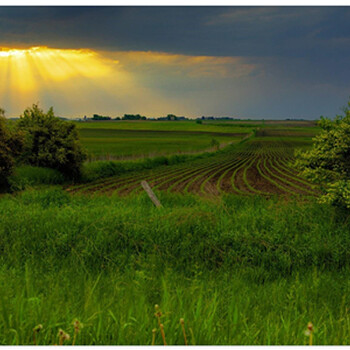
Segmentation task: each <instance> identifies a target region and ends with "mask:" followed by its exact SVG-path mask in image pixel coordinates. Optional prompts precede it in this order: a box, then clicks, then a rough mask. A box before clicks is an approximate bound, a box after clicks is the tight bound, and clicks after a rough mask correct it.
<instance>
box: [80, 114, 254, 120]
mask: <svg viewBox="0 0 350 350" xmlns="http://www.w3.org/2000/svg"><path fill="white" fill-rule="evenodd" d="M83 120H84V121H89V120H96V121H100V120H159V121H162V120H164V121H177V120H196V121H198V120H218V121H220V120H240V119H237V118H233V117H214V116H208V117H206V116H202V117H198V118H194V119H192V118H187V117H185V116H177V115H175V114H168V115H167V116H165V117H158V118H147V117H146V116H143V115H140V114H124V116H123V117H115V118H112V117H109V116H104V115H100V114H93V117H92V118H87V117H86V116H85V117H84V118H83ZM248 120H250V119H248Z"/></svg>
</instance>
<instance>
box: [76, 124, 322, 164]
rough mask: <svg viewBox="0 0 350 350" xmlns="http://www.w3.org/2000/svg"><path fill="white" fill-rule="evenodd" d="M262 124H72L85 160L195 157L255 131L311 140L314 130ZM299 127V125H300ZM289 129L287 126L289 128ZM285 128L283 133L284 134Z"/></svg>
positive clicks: (308, 125)
mask: <svg viewBox="0 0 350 350" xmlns="http://www.w3.org/2000/svg"><path fill="white" fill-rule="evenodd" d="M291 123H292V122H288V123H287V122H279V123H278V124H277V123H268V122H263V121H258V122H255V123H254V122H249V121H247V122H244V121H234V122H231V121H220V122H219V121H217V122H212V121H203V123H202V124H198V123H196V122H195V121H176V122H167V121H104V122H92V121H90V122H76V125H77V127H78V129H79V133H80V138H81V141H82V144H83V145H84V146H85V147H86V149H87V151H88V154H89V160H90V161H91V160H110V159H111V160H113V159H129V158H130V159H132V158H140V157H153V156H159V155H169V154H181V153H196V152H199V151H204V150H211V149H213V145H212V140H213V139H215V140H217V141H218V142H219V143H220V144H221V147H223V146H225V145H227V144H230V143H237V142H239V141H240V140H241V139H242V138H244V137H245V136H246V135H248V134H250V133H251V132H252V131H254V130H255V129H257V128H268V129H269V130H271V132H274V131H275V132H276V130H282V132H283V134H285V133H286V132H290V133H294V134H296V135H305V136H306V137H310V136H313V135H314V134H315V133H316V132H317V131H318V128H317V127H314V124H312V123H310V122H309V123H308V124H303V123H301V122H294V123H295V124H293V123H292V124H291ZM300 123H301V124H300ZM290 124H291V125H292V126H291V125H290ZM286 127H287V130H286Z"/></svg>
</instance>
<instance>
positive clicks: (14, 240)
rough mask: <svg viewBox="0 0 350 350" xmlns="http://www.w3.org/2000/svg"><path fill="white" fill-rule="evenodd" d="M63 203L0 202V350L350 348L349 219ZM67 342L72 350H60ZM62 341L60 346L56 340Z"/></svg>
mask: <svg viewBox="0 0 350 350" xmlns="http://www.w3.org/2000/svg"><path fill="white" fill-rule="evenodd" d="M157 195H158V196H159V198H160V200H161V202H162V204H163V208H162V209H156V208H154V207H153V205H152V203H151V202H150V200H149V198H148V197H147V196H146V195H141V196H137V197H130V198H120V197H103V196H101V197H98V196H91V197H87V196H70V195H68V194H67V193H65V192H64V191H62V190H61V189H60V188H59V187H57V188H50V189H45V190H41V191H34V190H31V191H25V192H23V193H21V194H17V195H15V196H10V195H7V196H3V197H2V198H1V199H0V213H1V215H0V251H1V255H0V263H1V264H0V266H1V268H0V329H1V330H2V331H1V332H0V343H2V344H31V343H32V341H33V340H32V339H33V331H32V329H33V328H34V327H35V326H36V325H38V324H42V325H43V329H42V331H40V332H39V333H38V334H37V341H38V343H39V344H55V343H58V342H59V340H58V336H57V333H58V330H59V329H63V330H65V331H66V332H68V333H70V335H71V336H73V325H72V322H73V321H74V320H75V319H78V320H79V321H81V322H82V323H83V324H84V327H83V328H82V329H81V332H80V333H79V334H78V336H77V342H76V343H77V344H151V341H152V329H153V328H157V333H156V343H157V344H162V339H161V335H160V331H159V327H158V326H157V319H156V318H155V316H154V305H155V304H159V305H160V308H161V310H162V312H163V316H162V319H161V321H162V323H163V324H164V330H165V336H166V340H167V343H168V344H184V339H183V336H182V329H181V325H180V323H179V320H180V318H184V319H185V327H186V332H187V335H188V340H189V343H190V344H306V343H307V342H308V338H307V337H306V336H305V335H304V331H305V329H306V325H307V323H308V322H310V321H311V322H312V323H313V324H314V325H315V333H314V339H313V341H314V344H347V343H349V334H350V332H349V331H350V329H349V328H350V327H349V325H350V318H349V312H348V311H349V302H350V293H349V291H350V284H349V281H348V278H347V276H348V273H349V261H350V260H349V254H350V253H349V251H350V249H349V248H350V235H349V221H348V218H347V217H346V215H345V214H344V213H339V212H337V211H336V210H335V209H334V208H332V207H329V206H322V205H319V204H317V203H314V202H300V201H298V200H297V199H295V200H293V199H290V200H288V201H281V200H279V199H278V198H274V199H272V200H266V199H264V198H260V197H252V198H240V197H236V196H224V197H222V198H200V197H196V196H191V195H186V196H184V195H176V194H174V195H172V194H164V193H157ZM70 342H71V341H70ZM67 343H69V342H67Z"/></svg>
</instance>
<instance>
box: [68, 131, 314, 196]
mask: <svg viewBox="0 0 350 350" xmlns="http://www.w3.org/2000/svg"><path fill="white" fill-rule="evenodd" d="M314 134H315V130H314V129H312V128H308V129H306V130H305V128H301V129H300V130H299V129H297V128H291V129H288V128H281V129H278V128H277V129H276V128H272V129H271V128H263V129H259V130H258V131H257V132H256V134H255V136H254V137H250V138H249V139H248V140H247V141H245V142H241V143H239V144H236V145H231V146H229V147H228V148H227V149H225V150H224V151H222V152H217V154H216V155H214V156H212V157H207V158H204V159H200V160H198V161H194V162H191V163H183V164H179V165H174V166H161V167H158V168H156V169H152V170H144V171H142V172H133V173H130V174H125V175H122V176H117V177H110V178H105V179H99V180H97V181H95V182H92V183H88V184H83V185H76V186H73V187H70V188H69V189H68V191H69V192H71V193H99V194H108V195H110V194H113V193H116V194H120V195H128V194H134V193H138V192H140V191H142V188H141V186H140V182H141V181H142V180H146V181H148V182H149V184H150V185H151V187H152V188H154V189H156V190H160V191H167V192H180V193H196V194H201V195H206V194H212V195H219V194H222V193H232V194H237V195H262V196H271V195H275V194H277V195H287V196H289V195H304V196H312V195H315V194H316V189H315V187H314V186H313V185H311V184H310V183H308V182H307V181H305V180H304V179H302V178H300V176H298V173H297V171H296V170H295V169H293V166H292V161H293V154H294V150H295V149H296V148H305V147H308V146H309V145H310V141H311V137H312V136H313V135H314Z"/></svg>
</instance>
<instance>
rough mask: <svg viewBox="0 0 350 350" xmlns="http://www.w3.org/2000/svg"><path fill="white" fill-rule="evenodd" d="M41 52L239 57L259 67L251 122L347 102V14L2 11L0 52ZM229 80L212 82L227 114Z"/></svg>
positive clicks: (298, 10) (308, 10)
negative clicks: (23, 48) (39, 48)
mask: <svg viewBox="0 0 350 350" xmlns="http://www.w3.org/2000/svg"><path fill="white" fill-rule="evenodd" d="M39 45H43V46H49V47H57V48H91V49H95V50H100V51H111V52H113V51H129V50H130V51H152V52H165V53H172V54H182V55H194V56H197V55H204V56H229V57H241V58H243V59H244V60H245V61H246V62H251V63H252V64H254V65H256V66H257V67H259V69H257V70H254V72H258V73H259V74H258V76H257V77H256V78H254V81H253V80H251V84H250V85H249V86H250V89H248V90H249V91H248V90H247V93H246V95H247V96H246V101H247V103H246V107H245V111H248V112H249V113H252V114H254V115H259V113H260V111H261V113H264V115H265V116H268V115H269V113H272V111H273V115H275V116H277V115H278V114H279V113H280V112H283V111H284V109H285V107H286V106H288V109H289V110H290V111H292V112H293V113H294V114H295V115H296V114H297V113H298V111H300V113H304V112H305V113H306V115H307V116H308V117H318V116H319V114H321V113H324V114H329V115H332V114H333V115H334V113H335V112H338V111H339V110H338V109H337V110H335V108H338V107H339V106H341V105H343V104H344V103H345V101H346V99H347V97H348V96H349V95H350V65H349V61H350V7H151V6H150V7H116V6H115V7H0V46H9V47H12V46H39ZM140 69H141V71H142V69H143V66H141V68H140ZM157 69H158V68H157ZM140 74H141V73H140ZM153 78H154V77H153V76H147V79H148V81H152V80H154V79H153ZM252 79H253V78H252ZM231 80H233V79H231ZM231 80H230V77H227V79H226V81H225V82H224V81H222V82H220V83H217V84H218V85H217V86H223V85H225V84H228V85H227V98H226V101H225V105H223V106H224V107H225V106H226V107H225V108H226V109H225V110H233V109H234V108H235V106H237V103H236V105H234V104H233V103H231V102H230V99H231V97H230V94H233V93H234V91H237V86H236V85H235V84H238V83H235V82H233V81H232V82H231ZM158 81H162V79H161V75H159V77H158ZM184 81H185V80H183V81H182V83H181V84H180V85H181V87H179V89H178V91H177V90H176V91H174V90H173V89H172V88H171V86H174V78H172V79H170V78H169V79H167V84H168V85H169V87H168V93H169V94H170V92H171V94H173V95H178V96H179V101H180V100H181V96H183V94H184V90H186V86H187V87H189V86H191V85H190V83H189V82H186V83H185V82H184ZM186 81H187V80H186ZM186 84H187V85H186ZM233 86H235V88H233ZM255 87H259V90H256V91H255V101H252V102H250V101H249V94H252V91H253V90H254V88H255ZM158 89H159V91H162V87H158ZM207 89H208V94H209V93H212V88H210V87H207ZM198 91H199V90H198ZM165 93H167V92H166V91H165ZM221 95H222V93H221ZM217 98H220V96H218V97H217ZM198 99H199V97H198ZM318 106H321V107H322V108H319V107H318ZM224 112H225V111H223V113H224ZM243 112H244V111H243V110H242V113H243ZM213 113H215V111H213Z"/></svg>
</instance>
